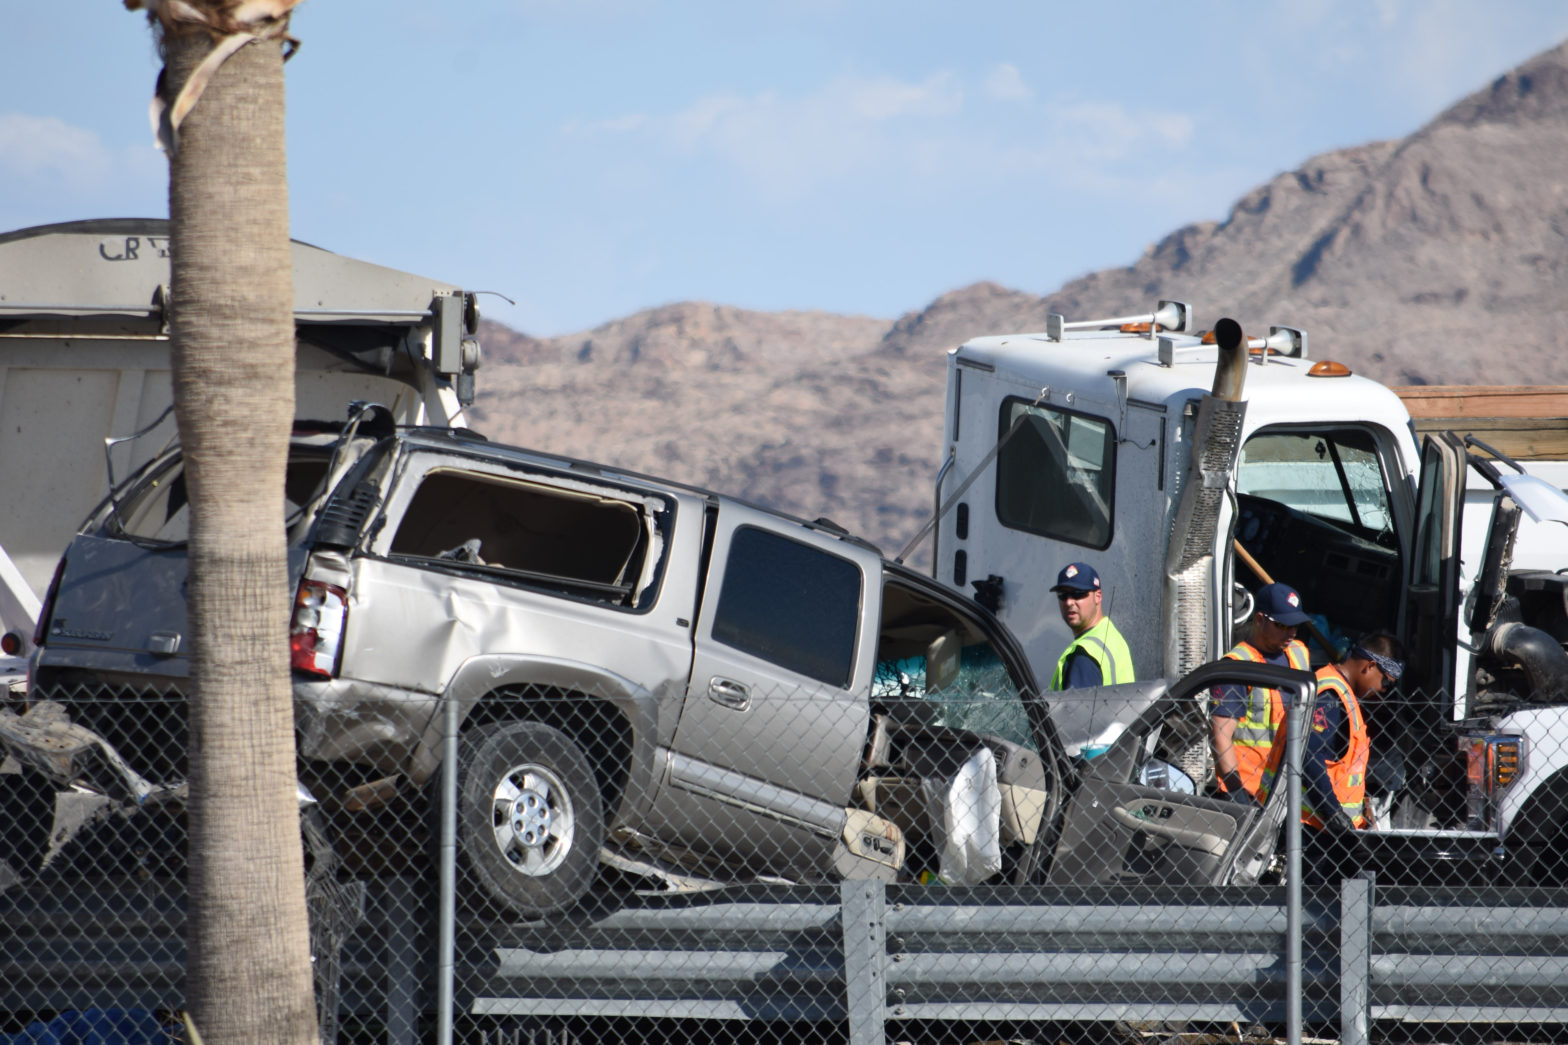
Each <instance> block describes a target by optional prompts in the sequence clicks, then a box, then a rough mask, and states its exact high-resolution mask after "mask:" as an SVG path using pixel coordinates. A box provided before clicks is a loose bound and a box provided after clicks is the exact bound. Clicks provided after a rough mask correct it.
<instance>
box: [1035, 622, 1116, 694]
mask: <svg viewBox="0 0 1568 1045" xmlns="http://www.w3.org/2000/svg"><path fill="white" fill-rule="evenodd" d="M1080 649H1081V650H1083V651H1084V652H1085V653H1087V654H1088V655H1089V657H1090V658H1091V659H1092V660H1093V661H1094V662H1095V663H1096V664H1098V665H1099V667H1100V683H1101V684H1102V685H1106V686H1116V685H1120V684H1122V683H1124V682H1133V681H1135V680H1134V678H1133V670H1132V651H1131V650H1129V649H1128V648H1127V640H1126V639H1124V638H1122V633H1121V632H1120V631H1118V630H1117V629H1116V625H1115V624H1112V623H1111V618H1109V617H1101V618H1100V622H1099V623H1098V624H1096V625H1095V626H1094V627H1092V628H1090V629H1089V630H1088V631H1086V632H1084V633H1083V634H1082V635H1079V636H1078V637H1077V638H1075V639H1074V640H1073V641H1072V642H1071V643H1070V644H1069V645H1068V647H1067V648H1066V649H1065V650H1063V651H1062V655H1061V657H1060V658H1058V659H1057V661H1056V673H1055V674H1054V675H1052V676H1051V688H1052V689H1053V690H1060V689H1064V688H1066V687H1065V683H1066V681H1067V680H1066V669H1067V661H1068V659H1069V658H1070V657H1071V656H1072V655H1073V654H1074V653H1075V652H1077V651H1078V650H1080Z"/></svg>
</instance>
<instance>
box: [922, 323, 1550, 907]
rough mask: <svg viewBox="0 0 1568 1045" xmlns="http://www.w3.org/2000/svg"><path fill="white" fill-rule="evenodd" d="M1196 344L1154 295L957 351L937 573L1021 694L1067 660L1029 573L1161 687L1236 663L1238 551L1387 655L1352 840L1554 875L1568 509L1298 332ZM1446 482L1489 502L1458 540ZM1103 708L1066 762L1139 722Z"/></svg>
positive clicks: (1067, 735)
mask: <svg viewBox="0 0 1568 1045" xmlns="http://www.w3.org/2000/svg"><path fill="white" fill-rule="evenodd" d="M1216 327H1217V329H1229V330H1230V331H1232V332H1233V333H1232V336H1233V337H1235V338H1236V340H1235V342H1234V343H1232V344H1229V345H1220V344H1216V343H1215V341H1216V338H1215V336H1214V335H1213V334H1209V335H1207V336H1205V335H1203V334H1201V333H1200V332H1198V331H1197V330H1196V324H1195V323H1194V320H1193V314H1192V310H1191V309H1190V308H1189V307H1188V306H1187V305H1185V304H1183V303H1179V302H1168V301H1162V302H1160V303H1159V304H1158V306H1157V307H1156V309H1155V310H1154V311H1153V312H1152V313H1149V314H1146V315H1137V316H1123V317H1116V318H1114V319H1107V320H1087V321H1078V322H1070V321H1067V320H1066V319H1064V318H1063V317H1061V316H1055V315H1053V316H1051V317H1050V319H1049V322H1048V324H1047V329H1046V330H1045V331H1042V332H1037V333H1023V334H1011V335H1001V336H993V337H979V338H975V339H973V340H971V341H968V342H967V343H965V344H963V345H962V346H960V347H958V348H957V349H954V350H953V351H952V352H951V353H950V354H949V357H948V384H947V406H946V418H945V432H944V438H945V444H944V445H945V448H946V455H947V463H946V464H945V465H944V467H943V469H942V472H941V474H940V476H939V478H938V479H937V489H936V512H937V523H936V540H935V547H934V553H933V554H934V573H935V575H936V576H937V577H938V578H939V579H941V580H943V581H944V582H946V583H949V584H952V585H954V586H956V587H959V588H961V589H964V590H969V589H971V588H973V589H974V591H975V594H976V597H977V598H979V599H980V600H981V601H982V602H984V603H986V604H988V605H990V606H991V607H992V608H994V609H996V610H997V612H998V616H999V617H1000V619H1001V620H1002V621H1003V622H1004V623H1005V624H1007V625H1008V626H1009V627H1010V628H1011V629H1012V630H1013V632H1014V633H1015V634H1016V635H1017V636H1018V638H1019V640H1020V642H1021V643H1022V644H1023V645H1024V647H1025V650H1026V652H1027V653H1028V655H1029V658H1030V660H1031V661H1032V662H1033V664H1034V665H1035V671H1036V673H1037V674H1039V675H1041V676H1042V677H1043V676H1045V675H1048V674H1049V672H1048V671H1046V670H1045V666H1048V665H1051V664H1054V663H1055V660H1056V658H1057V656H1058V655H1059V654H1060V652H1061V650H1062V649H1063V648H1064V647H1065V646H1066V645H1067V643H1068V642H1069V641H1070V638H1071V636H1070V634H1069V632H1068V630H1067V628H1066V626H1065V625H1064V624H1063V623H1062V622H1061V620H1060V617H1059V614H1058V611H1057V606H1056V600H1055V597H1054V596H1053V595H1052V594H1051V593H1050V591H1049V588H1050V585H1051V582H1052V579H1053V578H1054V577H1055V576H1056V573H1057V571H1058V570H1059V569H1061V568H1062V566H1063V565H1065V564H1066V563H1068V562H1072V561H1077V560H1087V561H1090V562H1092V563H1093V564H1094V565H1095V566H1096V567H1097V568H1098V570H1099V573H1100V576H1101V577H1102V579H1103V582H1104V588H1105V605H1106V607H1107V609H1108V612H1109V613H1110V615H1111V616H1112V618H1113V619H1114V620H1115V621H1116V623H1117V626H1118V627H1119V628H1120V629H1121V631H1122V632H1123V633H1124V634H1125V635H1126V637H1127V640H1128V642H1129V644H1130V645H1131V648H1132V651H1133V657H1134V661H1135V664H1136V668H1137V673H1138V677H1139V678H1153V677H1157V676H1165V677H1176V676H1180V675H1183V674H1185V673H1186V672H1187V671H1189V670H1191V669H1192V668H1194V667H1195V666H1197V665H1198V664H1200V663H1203V662H1205V661H1209V660H1212V659H1214V658H1216V657H1218V656H1220V655H1222V654H1223V653H1224V652H1225V651H1226V650H1227V649H1229V648H1230V647H1231V646H1232V645H1233V642H1234V639H1235V637H1236V635H1235V632H1236V630H1237V628H1238V626H1239V625H1240V624H1241V623H1242V622H1245V621H1246V620H1247V619H1248V618H1249V616H1250V612H1251V596H1250V591H1252V590H1254V589H1256V588H1257V587H1258V586H1259V584H1260V583H1262V580H1261V578H1260V577H1259V576H1258V575H1257V573H1256V572H1255V571H1254V570H1253V568H1252V567H1251V566H1249V565H1248V563H1247V559H1248V557H1249V556H1250V558H1251V559H1252V560H1253V561H1254V562H1255V563H1257V565H1258V566H1259V567H1261V569H1262V571H1263V572H1264V573H1267V574H1270V575H1272V579H1275V580H1281V581H1284V582H1287V583H1289V584H1291V585H1292V586H1294V587H1296V588H1297V589H1298V590H1299V591H1300V593H1301V596H1302V599H1303V602H1304V604H1305V608H1306V609H1307V610H1308V611H1309V612H1311V613H1312V614H1314V615H1316V617H1317V622H1318V624H1319V625H1320V626H1321V630H1322V631H1324V632H1326V633H1327V634H1328V636H1330V638H1331V641H1333V642H1335V643H1336V644H1338V645H1340V646H1341V647H1342V646H1343V644H1344V643H1345V642H1348V641H1349V640H1350V639H1353V638H1354V637H1355V636H1356V635H1357V634H1358V633H1360V632H1362V631H1364V630H1368V629H1372V628H1378V627H1386V628H1390V629H1392V630H1394V631H1395V632H1396V633H1397V634H1399V635H1400V636H1401V637H1402V638H1403V640H1404V642H1405V643H1406V645H1407V647H1408V648H1409V650H1410V668H1409V670H1408V672H1407V673H1406V675H1405V678H1404V680H1403V681H1402V682H1401V684H1400V694H1399V696H1398V697H1397V698H1396V700H1397V701H1398V703H1397V705H1396V704H1394V703H1393V702H1390V707H1391V708H1392V709H1395V712H1394V713H1393V714H1391V715H1389V716H1387V717H1388V719H1389V721H1385V722H1384V723H1382V724H1381V730H1380V738H1381V739H1380V740H1375V742H1374V744H1375V747H1374V750H1375V751H1379V752H1381V756H1382V767H1381V768H1382V769H1383V770H1384V771H1385V774H1384V775H1385V777H1386V778H1389V779H1392V780H1394V781H1395V789H1396V790H1397V792H1398V793H1397V794H1396V795H1391V796H1389V797H1390V798H1392V799H1393V801H1392V803H1391V810H1390V812H1389V815H1388V816H1387V818H1386V820H1385V823H1389V824H1391V825H1392V826H1393V828H1394V829H1393V830H1389V831H1383V832H1379V833H1378V834H1379V835H1380V837H1379V838H1377V839H1370V838H1369V839H1368V840H1367V841H1366V842H1365V844H1367V845H1369V846H1383V847H1395V848H1398V847H1401V846H1403V847H1405V848H1406V849H1411V847H1413V848H1414V850H1415V851H1417V852H1419V854H1420V855H1418V856H1411V857H1409V860H1411V861H1415V862H1417V863H1419V862H1420V861H1423V860H1452V859H1460V858H1461V857H1463V858H1464V859H1473V860H1480V861H1483V862H1487V861H1490V862H1493V863H1499V862H1500V857H1501V855H1502V854H1504V853H1506V854H1507V855H1508V856H1509V857H1511V858H1513V860H1514V861H1517V862H1510V864H1509V866H1510V868H1511V870H1510V871H1509V874H1511V875H1512V874H1523V873H1524V871H1522V870H1520V868H1521V867H1522V866H1523V865H1525V864H1529V865H1530V866H1531V867H1532V868H1533V872H1532V873H1534V874H1537V875H1539V876H1541V877H1543V878H1545V879H1547V880H1553V881H1555V880H1560V879H1563V877H1564V876H1563V874H1562V871H1563V867H1564V862H1565V857H1564V856H1563V853H1564V850H1565V849H1568V653H1565V652H1564V643H1568V615H1565V610H1568V528H1565V525H1564V524H1565V523H1568V497H1565V496H1564V494H1563V492H1562V490H1561V489H1559V488H1558V486H1555V485H1553V484H1551V483H1548V482H1545V481H1543V480H1542V479H1541V478H1540V477H1539V476H1533V475H1529V474H1525V473H1524V471H1523V469H1522V468H1520V467H1518V466H1517V465H1516V464H1515V463H1514V462H1513V460H1511V459H1510V458H1508V457H1507V456H1506V455H1504V454H1502V453H1501V452H1492V451H1491V449H1490V448H1489V447H1488V446H1487V445H1486V444H1485V443H1483V442H1477V441H1474V440H1466V439H1462V438H1460V437H1459V436H1456V435H1453V434H1452V433H1445V432H1440V433H1436V434H1433V435H1430V436H1428V437H1426V438H1424V439H1423V441H1422V442H1421V444H1420V445H1418V444H1417V441H1416V436H1415V429H1414V426H1413V425H1412V423H1411V417H1410V414H1409V412H1408V411H1407V410H1406V408H1405V406H1404V404H1403V402H1402V401H1401V399H1400V398H1399V397H1398V396H1397V395H1396V394H1395V393H1394V392H1393V391H1391V390H1390V389H1388V388H1386V387H1384V386H1383V385H1380V384H1378V383H1377V382H1375V381H1372V380H1369V379H1367V378H1365V377H1362V376H1358V375H1356V374H1353V373H1351V371H1350V370H1349V368H1347V367H1345V366H1344V365H1342V364H1340V363H1337V362H1334V361H1332V360H1314V359H1312V358H1311V357H1310V356H1309V354H1308V350H1307V349H1308V342H1307V335H1306V333H1305V332H1303V331H1300V330H1295V329H1291V328H1288V327H1272V328H1270V329H1269V330H1268V333H1267V335H1266V336H1262V337H1246V336H1245V335H1244V334H1242V333H1241V331H1240V329H1239V327H1236V326H1235V325H1234V324H1229V325H1228V326H1227V324H1226V323H1225V322H1224V321H1221V322H1220V323H1218V324H1216ZM1467 469H1469V470H1472V471H1473V473H1474V475H1475V477H1477V480H1478V481H1479V482H1481V483H1484V484H1485V486H1486V487H1487V490H1488V496H1487V497H1486V499H1485V502H1484V506H1485V507H1484V511H1485V512H1486V513H1487V514H1486V524H1485V529H1484V532H1483V533H1481V534H1472V533H1468V532H1466V530H1467V529H1469V530H1474V529H1476V527H1475V526H1474V523H1475V522H1476V519H1477V512H1476V511H1475V509H1474V508H1472V510H1471V512H1470V513H1469V517H1468V518H1467V517H1466V515H1467V513H1466V512H1465V510H1464V504H1465V496H1466V486H1467V480H1466V472H1467ZM1557 480H1558V482H1559V483H1561V482H1563V481H1564V480H1563V477H1560V476H1559V477H1557ZM1474 499H1475V498H1474V492H1472V503H1474ZM1476 537H1479V538H1481V539H1479V540H1476V539H1473V538H1476ZM1238 549H1243V550H1244V551H1245V553H1246V554H1241V553H1240V552H1238ZM1516 549H1518V550H1519V552H1520V553H1521V556H1522V555H1524V554H1528V555H1529V556H1530V557H1532V561H1528V562H1526V561H1523V558H1522V557H1519V558H1516V557H1515V551H1516ZM1314 654H1315V657H1314V662H1315V663H1318V662H1322V661H1324V660H1326V659H1327V658H1328V656H1329V654H1327V653H1325V652H1320V651H1317V650H1314ZM1107 692H1108V691H1107ZM1106 699H1110V698H1106ZM1064 703H1065V702H1064ZM1107 708H1115V704H1114V700H1111V702H1110V703H1109V704H1108V703H1106V700H1101V701H1100V702H1099V705H1098V707H1097V709H1096V710H1095V712H1094V714H1093V715H1090V714H1089V712H1087V711H1086V712H1085V715H1086V716H1088V717H1089V718H1090V719H1091V720H1092V725H1093V730H1085V729H1079V730H1077V731H1076V732H1075V730H1074V728H1073V726H1072V724H1071V722H1070V721H1069V719H1068V717H1067V716H1066V715H1064V714H1062V713H1057V715H1056V717H1057V718H1058V721H1059V723H1061V725H1062V728H1063V737H1064V740H1067V741H1069V745H1068V749H1069V751H1073V750H1076V748H1077V747H1079V746H1085V745H1088V744H1091V743H1092V744H1103V743H1105V742H1106V741H1108V740H1110V739H1112V738H1113V737H1114V736H1115V735H1116V734H1117V733H1118V732H1119V731H1120V730H1121V729H1122V728H1123V726H1124V725H1125V724H1126V723H1127V722H1130V721H1132V720H1133V718H1134V717H1135V715H1136V713H1137V711H1138V709H1137V707H1136V706H1135V705H1129V706H1127V707H1121V708H1119V709H1115V710H1112V711H1107ZM1095 731H1099V732H1098V733H1096V732H1095ZM1207 735H1208V729H1207V724H1206V714H1205V713H1204V711H1203V709H1202V706H1201V703H1199V702H1195V703H1194V707H1193V711H1192V714H1191V715H1190V716H1189V720H1188V724H1187V728H1186V729H1184V730H1167V732H1166V735H1165V737H1164V739H1163V743H1164V744H1165V745H1166V746H1167V755H1168V757H1170V759H1171V760H1172V761H1173V762H1176V763H1177V764H1180V765H1182V766H1183V767H1184V768H1186V769H1188V771H1189V772H1190V773H1191V775H1192V776H1194V777H1195V778H1196V779H1198V780H1200V781H1202V780H1206V779H1209V778H1210V777H1211V775H1212V774H1211V771H1210V768H1209V763H1208V761H1207V759H1208V744H1207ZM1075 738H1076V741H1077V744H1076V745H1075V744H1074V743H1073V741H1074V739H1075ZM1401 770H1403V772H1401ZM1401 777H1402V780H1401ZM1456 854H1457V855H1456ZM1407 862H1408V861H1407Z"/></svg>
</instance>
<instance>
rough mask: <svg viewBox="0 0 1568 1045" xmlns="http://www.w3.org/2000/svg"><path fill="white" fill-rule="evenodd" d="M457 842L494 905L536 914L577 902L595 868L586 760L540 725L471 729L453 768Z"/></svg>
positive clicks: (597, 841) (599, 825)
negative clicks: (454, 769) (455, 784)
mask: <svg viewBox="0 0 1568 1045" xmlns="http://www.w3.org/2000/svg"><path fill="white" fill-rule="evenodd" d="M457 802H458V811H457V848H458V852H459V854H460V856H461V858H462V860H463V862H464V865H465V866H466V867H467V869H468V872H469V874H470V875H471V876H472V877H473V878H474V879H475V880H476V882H477V884H478V885H479V887H480V888H481V889H482V890H483V891H484V893H485V894H486V895H487V896H488V897H489V898H490V899H492V900H494V901H495V902H497V903H499V904H502V905H504V906H506V907H508V908H510V909H512V910H514V911H516V912H517V913H519V914H522V915H525V916H528V917H538V916H540V915H544V914H551V913H554V912H557V911H561V910H564V909H566V908H568V907H570V906H572V905H573V904H574V903H576V902H577V901H578V900H580V899H581V898H582V897H583V895H584V894H585V893H587V892H588V889H589V888H590V887H591V886H592V885H593V882H594V879H595V878H596V877H598V873H599V849H600V847H601V846H602V845H603V844H604V813H603V810H602V808H601V805H602V803H601V801H600V796H599V789H598V785H597V784H596V783H595V780H594V773H593V767H592V765H590V764H589V762H588V758H587V756H586V755H584V754H583V752H582V749H581V748H580V747H578V746H577V744H576V743H575V742H573V741H572V739H571V738H570V737H568V736H567V735H566V734H565V733H562V732H561V731H560V730H558V729H555V728H554V727H552V726H547V725H545V724H544V723H542V722H495V723H487V724H485V725H482V726H475V727H474V728H472V729H470V730H468V731H467V732H466V733H465V734H464V735H463V739H462V744H461V747H460V749H459V752H458V769H457Z"/></svg>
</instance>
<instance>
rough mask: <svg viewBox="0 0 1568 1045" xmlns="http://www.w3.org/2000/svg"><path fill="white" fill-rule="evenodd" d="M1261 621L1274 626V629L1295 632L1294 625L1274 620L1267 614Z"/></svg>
mask: <svg viewBox="0 0 1568 1045" xmlns="http://www.w3.org/2000/svg"><path fill="white" fill-rule="evenodd" d="M1263 619H1264V620H1266V621H1268V622H1269V623H1270V624H1272V625H1274V626H1275V627H1276V628H1288V629H1290V630H1291V631H1294V630H1296V625H1294V624H1286V623H1285V622H1284V621H1279V620H1275V619H1274V618H1273V617H1270V616H1269V615H1268V614H1267V613H1265V614H1263Z"/></svg>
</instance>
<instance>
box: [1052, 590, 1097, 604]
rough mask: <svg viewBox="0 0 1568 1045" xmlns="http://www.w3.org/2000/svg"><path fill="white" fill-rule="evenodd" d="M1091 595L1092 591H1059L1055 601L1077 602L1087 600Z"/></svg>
mask: <svg viewBox="0 0 1568 1045" xmlns="http://www.w3.org/2000/svg"><path fill="white" fill-rule="evenodd" d="M1093 594H1094V592H1092V591H1059V592H1057V593H1056V599H1057V601H1058V602H1067V601H1068V600H1072V601H1073V602H1077V601H1078V600H1079V599H1087V598H1088V597H1089V596H1091V595H1093Z"/></svg>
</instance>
